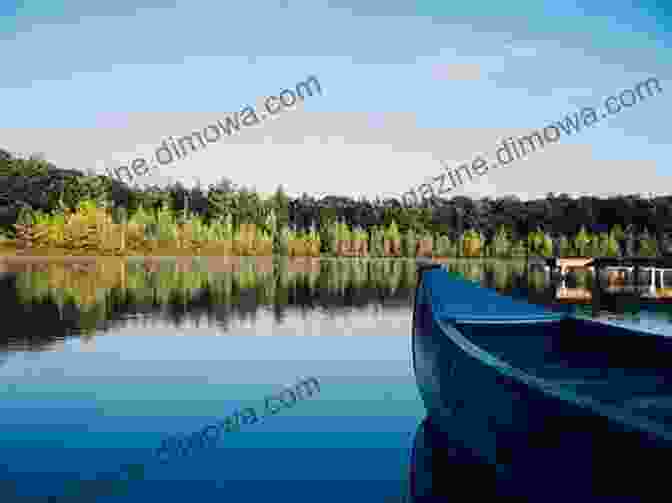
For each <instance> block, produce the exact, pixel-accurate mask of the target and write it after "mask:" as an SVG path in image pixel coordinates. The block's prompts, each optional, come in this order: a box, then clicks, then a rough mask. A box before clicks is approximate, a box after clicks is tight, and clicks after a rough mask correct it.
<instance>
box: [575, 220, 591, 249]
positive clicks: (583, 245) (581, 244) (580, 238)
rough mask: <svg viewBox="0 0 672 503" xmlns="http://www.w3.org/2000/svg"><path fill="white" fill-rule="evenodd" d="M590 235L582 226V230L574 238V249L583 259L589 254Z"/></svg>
mask: <svg viewBox="0 0 672 503" xmlns="http://www.w3.org/2000/svg"><path fill="white" fill-rule="evenodd" d="M590 242H591V239H590V235H589V234H588V232H587V231H586V228H585V226H581V230H580V231H579V233H578V234H577V235H576V237H575V238H574V248H575V249H576V251H577V253H578V254H579V256H581V257H585V256H587V254H588V247H589V246H590Z"/></svg>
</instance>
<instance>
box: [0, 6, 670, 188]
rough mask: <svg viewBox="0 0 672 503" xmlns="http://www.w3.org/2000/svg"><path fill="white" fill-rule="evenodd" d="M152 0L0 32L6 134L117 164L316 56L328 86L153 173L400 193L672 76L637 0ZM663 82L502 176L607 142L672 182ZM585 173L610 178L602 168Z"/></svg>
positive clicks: (550, 165) (63, 156) (74, 12)
mask: <svg viewBox="0 0 672 503" xmlns="http://www.w3.org/2000/svg"><path fill="white" fill-rule="evenodd" d="M141 3H142V5H141V6H140V7H138V6H137V2H130V1H125V0H124V1H122V2H120V3H119V7H110V6H108V5H107V4H105V6H103V5H102V4H100V5H99V6H96V5H97V4H96V3H95V2H84V1H83V0H77V1H75V2H68V3H67V4H63V5H65V6H66V7H67V10H65V11H63V12H62V13H61V14H59V15H58V16H51V17H49V16H47V15H45V14H44V13H42V14H40V12H32V11H31V14H30V15H31V16H34V18H35V19H38V18H39V19H40V22H39V23H38V24H36V25H35V26H34V27H33V29H31V30H30V31H26V30H23V31H21V32H20V33H19V32H17V33H14V34H13V38H15V39H16V40H13V39H6V40H0V51H1V52H2V54H3V56H4V57H6V59H5V64H6V65H7V66H8V67H11V68H12V72H10V73H9V74H8V75H6V76H3V79H4V80H3V82H2V84H0V85H2V86H3V88H2V90H0V92H1V93H2V96H3V114H2V116H0V134H1V135H2V136H1V137H2V139H3V142H5V143H4V145H0V147H5V148H9V149H10V150H13V151H17V150H18V151H24V152H30V151H35V150H37V151H44V152H45V154H46V156H47V157H48V158H50V159H53V160H54V161H55V162H56V163H57V165H59V166H62V167H64V168H77V169H85V168H86V167H90V166H94V165H96V163H97V162H98V163H102V164H104V165H106V166H109V167H114V166H119V165H120V164H121V163H123V162H127V160H128V159H133V158H134V157H135V156H136V155H137V154H141V153H143V152H145V150H146V148H145V147H147V146H149V148H150V150H149V151H150V152H151V151H152V148H154V146H155V145H157V144H159V143H160V142H161V140H162V139H163V138H167V137H168V136H170V135H173V136H178V135H184V134H186V133H187V132H189V131H190V130H192V129H193V128H196V129H198V128H202V125H203V124H209V123H211V122H212V121H213V120H216V119H218V118H221V117H222V116H223V115H226V114H227V113H230V112H232V111H236V110H239V109H240V107H241V106H243V105H244V104H247V103H249V104H251V105H253V103H252V101H253V100H255V99H256V97H259V96H268V95H272V94H277V93H278V92H279V91H280V90H281V89H283V88H285V87H287V85H288V83H291V82H293V81H296V79H297V78H299V77H301V76H303V75H307V74H315V75H319V77H320V82H321V83H322V85H323V87H324V89H325V93H324V97H322V98H320V100H313V101H311V102H309V103H306V104H305V106H304V107H303V108H302V109H301V110H297V111H296V112H293V113H292V114H287V116H284V115H283V117H282V120H278V121H275V120H273V121H267V122H266V123H264V126H263V127H260V128H249V129H248V130H246V131H245V135H241V138H233V137H231V138H227V139H226V141H225V142H222V143H221V144H218V145H213V146H212V147H211V148H209V149H207V151H203V152H195V153H194V154H193V156H190V158H189V159H184V160H182V161H179V162H175V163H174V165H171V166H170V168H167V169H162V170H160V171H161V173H158V172H157V173H156V177H157V181H159V183H160V181H161V180H165V179H166V178H170V179H171V180H172V179H184V180H185V181H189V180H193V178H195V177H199V178H201V180H203V181H204V182H205V183H209V182H210V181H213V182H214V181H215V180H217V179H219V178H220V177H221V174H222V172H226V174H227V175H229V176H231V177H232V178H233V179H234V181H236V182H237V183H240V184H246V185H257V187H259V188H262V187H263V188H264V190H267V191H269V192H271V191H273V189H274V188H275V187H276V186H277V185H278V184H279V183H284V184H285V185H286V186H287V189H288V191H290V192H296V193H301V192H303V191H306V192H309V193H310V192H314V193H325V192H330V193H341V194H355V193H356V194H366V195H368V196H371V197H375V196H376V195H384V194H387V195H390V194H396V195H400V194H401V193H402V192H403V191H404V190H407V189H408V187H410V186H417V185H418V184H420V183H422V179H423V177H432V176H435V172H436V170H437V167H436V166H437V165H436V162H437V160H436V159H438V158H441V159H446V161H447V162H450V159H454V160H455V161H456V162H459V161H465V160H468V159H471V158H473V156H474V155H476V154H478V153H480V152H484V151H486V150H487V149H489V148H491V146H492V145H496V144H497V142H498V141H500V140H501V138H503V137H505V135H507V134H509V135H514V134H515V132H520V134H526V133H525V132H529V131H530V130H533V129H537V128H539V127H543V126H544V125H545V124H548V123H549V121H551V120H555V119H557V118H558V117H561V116H562V115H563V114H565V113H568V112H570V111H571V110H573V109H575V108H576V107H579V106H592V105H594V104H595V103H597V102H599V100H600V99H601V98H602V97H603V96H604V95H607V94H610V93H613V92H615V91H617V90H618V89H619V86H621V85H623V86H627V85H629V84H631V83H632V82H636V81H637V79H641V78H646V77H648V76H650V75H652V74H653V75H658V76H659V77H660V78H661V81H663V80H664V79H665V78H666V75H665V74H666V72H667V73H670V74H671V75H669V76H668V77H669V78H672V70H669V68H672V66H670V65H669V59H670V51H669V44H668V47H667V48H666V46H665V43H666V39H665V35H664V34H662V33H660V32H658V33H647V32H646V30H652V29H653V28H652V25H651V24H650V23H649V24H646V23H645V20H644V18H643V17H642V16H641V15H637V13H636V12H634V11H633V13H632V15H630V16H625V14H627V12H626V10H624V9H625V7H624V6H619V7H618V8H612V9H611V10H612V11H613V12H611V11H610V13H609V15H610V16H611V15H612V14H613V16H612V17H609V16H603V17H600V18H598V17H591V16H585V17H581V18H579V17H578V16H579V14H583V13H582V12H580V10H579V9H577V8H576V6H565V5H564V4H563V5H560V4H558V3H544V4H543V5H541V4H539V2H535V3H533V4H532V3H531V4H529V5H526V4H524V3H522V4H521V5H518V4H516V5H513V6H512V5H508V4H506V5H504V4H502V6H495V7H491V6H490V7H489V6H488V5H489V4H488V5H486V4H485V3H483V2H481V3H480V4H479V3H478V2H469V3H468V4H459V5H452V4H451V6H450V7H449V8H448V7H446V5H447V4H446V5H443V4H436V3H432V2H429V0H428V1H426V2H419V3H418V2H416V3H411V2H404V1H402V0H397V1H393V2H387V3H376V4H373V3H361V2H358V3H355V2H354V1H350V0H337V1H336V0H315V1H308V0H292V1H290V2H286V3H284V4H282V2H279V1H277V0H256V1H253V2H249V3H243V4H235V5H230V4H229V3H227V4H226V5H225V4H224V3H221V2H217V1H214V0H205V1H203V2H200V3H199V4H198V7H196V6H195V5H194V4H193V3H191V2H187V1H186V0H145V1H143V2H141ZM29 4H30V3H29ZM3 5H5V3H3ZM30 5H31V6H32V7H31V9H35V8H37V7H36V6H38V4H37V3H32V4H30ZM109 5H112V4H109ZM114 5H117V3H114ZM97 9H105V10H97ZM492 9H495V11H493V10H492ZM497 9H500V10H499V11H497ZM495 14H505V17H503V18H497V17H496V16H495ZM40 15H41V16H42V17H40ZM624 19H628V20H630V21H629V22H630V24H631V25H632V26H631V28H632V33H631V35H625V34H624V30H625V25H624V24H623V20H624ZM75 20H77V23H75V22H74V21H75ZM21 22H24V23H25V20H24V21H21V20H18V21H17V23H19V24H20V23H21ZM50 23H51V24H50ZM64 23H70V24H68V25H66V24H64ZM528 25H529V26H530V28H527V26H528ZM638 30H639V31H638ZM643 70H646V72H644V73H641V72H643ZM659 70H660V71H659ZM657 99H659V100H660V102H659V104H657V105H655V106H650V105H649V104H645V105H642V106H641V107H640V108H638V109H637V110H636V111H635V110H633V111H631V112H629V113H628V114H623V116H622V117H618V118H614V119H613V120H610V121H609V123H608V124H604V125H600V128H599V129H600V130H599V131H590V132H588V133H586V134H585V135H584V136H583V137H582V138H580V139H568V140H567V142H566V143H567V145H565V144H563V145H557V146H554V148H553V152H550V150H549V152H548V153H546V152H544V153H543V154H540V156H539V157H540V158H539V159H538V160H537V159H534V160H532V159H530V160H526V161H525V162H526V163H531V164H533V165H534V166H535V169H536V172H537V173H538V175H537V176H528V178H527V179H524V178H521V179H520V180H517V179H515V176H514V175H513V174H512V175H511V176H512V177H514V178H513V179H511V180H509V179H508V178H507V181H503V180H501V179H500V178H501V177H500V176H499V175H497V177H493V178H492V180H490V178H489V179H488V182H487V183H488V184H491V186H492V190H495V192H496V191H506V190H511V191H513V193H516V194H522V193H541V194H545V193H546V192H548V191H555V192H558V191H559V189H557V188H556V187H549V186H548V185H549V184H551V183H561V184H564V183H565V181H564V179H563V180H555V179H554V178H553V176H554V175H548V176H545V175H541V174H542V173H546V172H547V171H548V173H554V172H555V171H554V169H566V166H565V167H564V168H563V167H558V162H559V161H556V159H558V158H561V157H562V156H563V155H565V154H564V152H566V149H565V146H569V145H570V144H577V145H584V146H587V145H590V146H591V147H590V148H591V152H592V155H591V156H590V157H586V156H583V157H581V158H580V162H581V163H582V166H583V169H584V170H586V171H590V172H591V173H592V172H595V173H600V172H601V170H606V171H605V172H604V173H606V172H607V171H608V170H609V168H608V167H607V164H604V163H605V162H606V161H611V160H616V161H623V162H624V163H626V164H628V163H632V164H633V165H637V164H638V163H640V162H641V163H644V164H646V165H648V163H653V165H655V166H656V168H655V169H653V170H652V171H645V172H646V173H647V176H649V175H650V176H651V178H648V179H647V180H646V181H643V182H642V183H645V184H646V183H648V184H649V186H651V187H652V186H653V185H654V184H655V185H656V186H659V187H662V186H665V183H666V181H665V178H664V174H665V173H667V171H666V170H668V169H670V168H669V167H668V163H667V159H669V157H670V153H672V152H671V149H672V147H670V145H669V141H667V137H666V136H665V135H666V131H667V129H668V128H667V127H666V124H665V121H666V116H665V114H663V113H661V110H664V109H665V107H667V108H669V104H670V100H672V94H670V95H663V96H662V97H660V98H657ZM243 136H244V137H243ZM563 141H564V140H563ZM654 144H655V148H653V147H654ZM560 151H562V152H563V154H560ZM626 159H627V161H626ZM563 162H564V161H563ZM576 162H579V161H576ZM615 165H616V164H615ZM618 166H619V169H620V166H621V164H618ZM513 169H518V167H516V168H513ZM604 173H603V175H604ZM654 174H655V176H654ZM516 176H517V175H516ZM661 176H663V178H660V177H661ZM484 178H485V177H484ZM553 180H555V181H553ZM574 180H575V181H574V182H573V183H575V184H576V183H578V182H576V179H574ZM616 180H620V181H619V182H618V183H623V184H624V185H623V186H622V190H623V191H627V190H628V187H629V184H628V183H627V182H626V181H625V179H621V178H613V177H608V180H607V183H608V184H612V182H613V183H616ZM639 181H640V180H638V183H639ZM484 183H485V180H482V181H481V182H480V183H479V186H482V187H485V185H483V184H484ZM581 183H582V184H586V190H587V191H590V190H593V191H595V192H599V191H601V190H602V187H603V185H604V179H603V178H596V179H595V180H591V179H589V178H586V177H583V178H582V182H581ZM465 190H468V189H467V188H466V187H465ZM469 190H470V189H469ZM474 190H476V189H474ZM478 190H481V189H478ZM568 192H572V191H571V190H570V191H568Z"/></svg>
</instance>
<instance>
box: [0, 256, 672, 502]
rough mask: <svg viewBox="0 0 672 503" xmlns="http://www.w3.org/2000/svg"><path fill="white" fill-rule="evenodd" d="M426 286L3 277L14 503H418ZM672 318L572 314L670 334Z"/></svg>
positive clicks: (397, 278) (496, 271) (227, 277)
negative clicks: (192, 438)
mask: <svg viewBox="0 0 672 503" xmlns="http://www.w3.org/2000/svg"><path fill="white" fill-rule="evenodd" d="M451 267H452V268H453V269H454V270H459V271H461V272H462V273H463V274H465V275H466V276H467V277H470V278H472V279H474V280H477V281H480V282H481V283H482V284H483V285H484V286H488V287H491V288H496V289H498V290H499V291H501V292H503V293H506V294H508V295H513V296H519V297H526V298H528V299H529V300H530V301H532V302H536V303H541V304H546V305H550V306H556V307H557V306H559V302H557V296H558V291H559V290H558V288H559V287H558V285H556V284H554V282H553V281H552V280H551V278H547V277H545V276H544V273H543V271H540V272H528V273H526V272H525V265H524V263H518V262H498V263H493V262H489V263H486V262H473V261H472V262H466V261H462V262H456V263H455V265H454V266H451ZM590 281H591V279H590V278H588V279H586V278H585V277H580V276H577V277H572V278H570V280H569V284H568V285H564V286H563V288H571V289H573V290H572V291H575V292H576V291H579V290H581V289H582V288H588V287H590ZM414 285H415V266H414V262H412V261H407V260H356V259H351V260H324V259H323V260H298V261H288V260H279V261H276V262H273V261H272V260H254V259H249V260H216V259H194V260H193V261H192V260H191V259H189V260H183V259H182V260H175V259H172V260H171V259H163V260H155V261H152V262H151V263H150V262H146V261H144V260H142V259H134V260H129V261H121V260H117V259H99V260H97V261H96V262H94V263H92V264H87V265H83V266H74V265H70V266H62V265H57V264H53V263H46V262H44V263H38V262H35V263H32V264H22V265H11V266H5V273H4V274H3V276H2V277H1V278H0V295H1V296H2V298H1V299H0V300H1V302H2V304H1V305H2V306H3V307H2V315H3V318H4V321H5V323H3V325H2V328H1V329H0V332H1V337H0V343H1V344H2V348H0V351H1V352H0V399H1V401H0V407H1V410H0V412H1V413H0V501H1V502H3V503H4V502H10V501H26V502H30V501H35V502H38V501H44V502H46V501H64V502H66V501H73V502H74V501H94V499H95V497H94V496H92V495H94V494H95V495H96V496H97V498H98V499H95V500H96V501H111V502H112V501H120V502H121V501H126V502H130V501H171V502H172V501H175V502H177V501H180V502H184V501H194V502H210V501H212V502H214V501H218V502H220V501H223V500H224V498H229V499H230V500H231V501H273V500H276V499H282V500H285V499H287V500H290V501H293V502H301V501H306V502H308V501H310V502H311V503H312V502H314V501H316V500H319V501H339V502H342V501H344V500H347V499H350V500H353V499H354V500H356V501H367V502H372V503H373V502H393V501H398V502H401V501H405V494H406V490H407V484H408V473H409V459H410V454H411V452H410V451H411V447H412V445H413V442H414V436H415V434H416V431H417V430H418V427H419V425H420V424H421V422H422V420H423V418H424V407H423V406H422V403H421V402H420V399H419V396H418V393H417V390H416V385H415V381H414V378H413V373H412V368H411V361H410V337H409V336H410V331H411V325H410V323H411V310H410V309H411V305H412V294H413V288H414ZM563 291H567V290H563ZM560 308H562V306H560ZM565 308H566V307H565ZM667 308H668V306H667V305H664V306H657V307H656V308H655V309H654V308H651V307H647V306H643V305H641V304H640V303H638V302H633V301H628V302H616V303H613V302H612V303H610V304H609V305H608V306H607V307H606V308H602V307H599V308H598V309H595V306H592V305H581V306H573V307H571V309H574V310H577V311H581V312H582V313H583V314H585V315H588V316H593V315H594V316H600V317H604V316H606V315H608V316H609V317H610V318H618V319H619V320H617V321H613V322H617V323H625V324H638V325H640V326H647V327H650V329H651V330H657V331H659V332H661V333H667V334H672V330H671V325H670V314H669V313H670V310H669V309H667ZM310 377H315V378H316V379H317V380H318V381H319V386H320V389H319V392H316V393H313V394H312V395H311V396H310V397H304V399H302V400H297V401H296V403H294V405H293V406H291V407H289V406H288V407H285V408H283V409H282V410H280V411H279V412H277V414H275V415H269V414H267V415H266V417H263V418H261V416H262V415H263V414H264V411H265V397H267V396H269V395H277V394H278V393H281V392H282V391H283V390H284V389H286V388H287V387H291V386H294V385H296V384H297V382H299V380H300V379H306V378H310ZM249 408H251V409H254V410H255V411H256V414H257V415H258V416H259V418H260V419H259V421H257V422H254V424H247V423H246V422H245V421H242V420H241V425H240V430H239V431H231V432H226V433H223V434H222V435H221V437H220V441H219V443H218V444H217V447H216V448H210V449H203V450H199V449H196V450H195V451H194V452H192V453H191V454H190V455H188V456H186V457H179V456H171V457H170V459H169V462H168V463H165V464H162V463H159V462H158V460H157V458H156V456H155V451H154V450H155V449H156V448H158V447H159V446H160V445H161V442H162V441H163V440H164V439H165V438H167V437H168V436H175V435H180V434H183V435H188V434H191V433H192V432H196V431H198V430H201V429H203V428H204V427H206V426H207V425H210V424H213V423H215V422H217V421H220V420H223V419H224V418H225V417H227V416H230V415H232V414H234V412H235V411H241V410H243V409H249ZM120 478H121V479H130V480H123V481H122V482H117V483H116V485H112V484H111V483H106V482H105V481H106V480H108V481H109V480H115V479H116V480H118V479H120ZM96 479H97V482H95V480H96ZM78 493H81V494H84V493H86V494H89V496H88V498H87V497H86V496H80V497H79V498H78V497H76V495H77V494H78ZM49 496H51V497H52V498H51V499H48V497H49Z"/></svg>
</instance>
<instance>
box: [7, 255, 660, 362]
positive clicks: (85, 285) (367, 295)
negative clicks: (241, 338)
mask: <svg viewBox="0 0 672 503" xmlns="http://www.w3.org/2000/svg"><path fill="white" fill-rule="evenodd" d="M446 263H447V267H448V269H449V270H450V271H451V272H455V273H458V274H461V275H462V276H464V277H465V278H467V279H469V280H472V281H476V282H479V283H480V284H481V285H482V286H485V287H488V288H492V289H495V290H497V291H499V292H501V293H504V294H507V295H512V296H515V297H522V298H525V299H527V300H528V301H530V302H532V303H536V304H543V305H556V304H571V305H572V309H573V310H574V311H575V312H579V313H583V314H587V315H590V316H593V317H604V316H605V315H606V316H612V315H618V316H621V315H623V314H626V316H630V315H631V317H632V319H637V317H638V316H639V314H638V313H639V312H640V310H641V307H642V306H641V302H642V301H644V302H653V301H656V300H657V301H660V300H661V299H664V298H665V297H667V298H669V297H671V296H672V294H671V293H670V292H671V290H670V289H665V288H662V287H663V286H665V283H672V282H670V281H669V278H663V276H662V275H661V277H660V288H659V287H658V285H657V284H656V283H655V282H653V279H651V278H652V277H649V276H647V275H646V274H644V275H640V277H639V278H637V280H638V282H628V281H624V278H622V277H620V276H619V275H617V274H612V273H607V274H605V275H601V276H602V277H601V278H600V279H599V281H600V287H601V290H600V292H599V296H598V297H599V298H594V297H595V295H596V290H595V286H596V284H595V282H596V280H595V279H594V277H593V275H592V273H591V272H590V271H589V270H578V269H577V270H573V271H571V272H570V273H569V274H568V275H567V276H566V277H562V278H560V277H556V276H553V275H552V274H551V273H550V271H549V270H548V269H544V268H539V267H533V266H529V265H528V264H527V263H526V262H525V261H524V260H508V261H506V260H488V259H481V260H479V259H475V260H468V259H451V260H449V261H447V262H446ZM654 279H655V278H654ZM415 282H416V267H415V261H413V260H404V259H392V260H391V259H357V258H354V259H324V258H322V259H320V258H292V259H289V258H279V257H262V258H250V257H240V258H236V257H165V258H164V257H133V258H128V259H122V258H117V257H89V258H86V257H72V258H70V259H66V260H62V259H60V260H45V259H39V258H38V259H34V258H33V259H31V258H19V257H16V258H12V259H9V260H7V261H5V263H3V264H2V275H1V276H0V301H1V302H2V305H3V311H4V313H5V319H6V323H7V324H6V326H11V327H22V328H21V329H20V330H19V329H14V330H13V331H8V333H7V335H6V336H5V337H3V338H2V340H0V345H1V346H0V349H2V347H4V348H6V349H9V348H11V349H13V350H20V349H29V348H30V349H47V348H49V347H50V346H53V345H54V344H56V345H57V344H58V341H59V340H62V339H63V338H64V337H66V336H69V335H86V334H93V333H94V332H96V331H103V332H105V331H109V330H110V329H113V328H115V327H118V326H123V325H126V324H127V323H128V322H129V320H132V319H139V318H153V319H162V320H165V321H169V322H170V323H172V324H173V325H174V326H176V327H180V326H182V325H183V324H184V323H186V322H189V321H194V320H201V319H203V318H205V319H206V320H207V323H209V324H213V323H215V324H217V325H218V326H222V327H224V329H225V330H228V327H229V325H230V323H231V321H232V320H251V321H255V320H256V317H257V313H258V311H259V310H260V309H263V310H272V312H273V315H274V318H275V321H276V322H277V323H284V321H285V319H286V317H287V313H288V312H299V313H301V315H302V316H303V317H304V318H305V317H306V316H308V315H309V313H310V312H311V311H313V310H316V309H317V310H322V311H325V312H327V313H337V312H343V310H349V309H363V308H366V307H367V306H371V305H376V306H380V307H381V308H384V309H408V306H409V303H410V299H411V298H412V293H413V289H414V287H415ZM582 304H583V305H588V306H592V310H586V309H583V308H581V305H582ZM663 304H664V302H663ZM667 305H668V306H669V304H667ZM654 307H655V306H654ZM647 312H649V313H650V314H651V316H653V317H657V318H659V319H660V320H661V321H664V322H665V323H669V321H670V319H671V317H672V316H671V314H670V313H671V312H672V309H668V308H667V307H666V305H662V306H658V307H655V308H651V309H650V308H649V307H648V306H647ZM0 364H1V363H0Z"/></svg>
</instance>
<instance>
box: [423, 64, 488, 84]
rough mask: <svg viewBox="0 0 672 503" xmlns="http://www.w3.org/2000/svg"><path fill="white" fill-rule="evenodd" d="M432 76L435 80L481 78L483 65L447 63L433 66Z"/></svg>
mask: <svg viewBox="0 0 672 503" xmlns="http://www.w3.org/2000/svg"><path fill="white" fill-rule="evenodd" d="M432 78H433V79H435V80H467V81H468V80H478V79H480V78H481V67H480V66H479V65H477V64H474V63H471V64H469V63H452V64H451V63H445V64H436V65H434V66H433V67H432Z"/></svg>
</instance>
